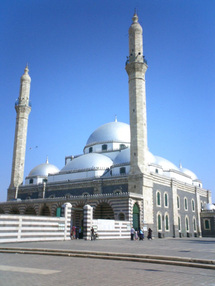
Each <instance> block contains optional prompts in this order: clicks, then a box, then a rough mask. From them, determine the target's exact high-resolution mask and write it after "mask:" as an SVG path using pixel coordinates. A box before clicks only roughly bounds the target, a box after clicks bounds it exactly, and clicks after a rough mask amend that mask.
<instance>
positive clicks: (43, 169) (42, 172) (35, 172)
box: [28, 160, 60, 177]
mask: <svg viewBox="0 0 215 286" xmlns="http://www.w3.org/2000/svg"><path fill="white" fill-rule="evenodd" d="M59 171H60V170H59V169H58V168H57V167H56V166H54V165H52V164H49V163H48V160H47V162H46V163H44V164H40V165H38V166H36V167H35V168H33V169H32V170H31V172H30V173H29V175H28V177H33V176H46V177H48V174H56V173H58V172H59Z"/></svg>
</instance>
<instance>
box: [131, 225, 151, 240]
mask: <svg viewBox="0 0 215 286" xmlns="http://www.w3.org/2000/svg"><path fill="white" fill-rule="evenodd" d="M147 238H148V240H151V239H152V230H151V228H149V229H148V234H147ZM138 239H139V240H143V239H144V231H143V230H142V229H140V230H135V229H134V227H133V226H132V228H131V240H138Z"/></svg>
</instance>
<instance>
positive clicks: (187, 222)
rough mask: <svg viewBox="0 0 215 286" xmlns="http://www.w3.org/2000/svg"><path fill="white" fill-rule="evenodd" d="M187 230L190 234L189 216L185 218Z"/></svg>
mask: <svg viewBox="0 0 215 286" xmlns="http://www.w3.org/2000/svg"><path fill="white" fill-rule="evenodd" d="M185 228H186V231H187V232H188V231H189V219H188V217H187V216H186V217H185Z"/></svg>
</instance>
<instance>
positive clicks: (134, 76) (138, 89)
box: [125, 13, 148, 175]
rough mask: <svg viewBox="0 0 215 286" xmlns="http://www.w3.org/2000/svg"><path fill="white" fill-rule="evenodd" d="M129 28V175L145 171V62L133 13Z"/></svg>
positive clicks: (141, 40) (136, 18) (135, 17)
mask: <svg viewBox="0 0 215 286" xmlns="http://www.w3.org/2000/svg"><path fill="white" fill-rule="evenodd" d="M132 20H133V23H132V24H131V26H130V28H129V57H128V60H127V62H126V67H125V68H126V71H127V73H128V76H129V113H130V128H131V147H130V150H131V156H130V157H131V159H130V160H131V161H130V162H131V163H130V166H131V167H130V168H131V169H130V175H137V174H143V173H146V172H147V150H148V147H147V122H146V92H145V73H146V70H147V64H146V61H145V59H144V56H143V39H142V27H141V26H140V24H139V23H138V16H137V14H136V13H135V14H134V16H133V18H132Z"/></svg>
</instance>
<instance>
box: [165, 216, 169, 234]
mask: <svg viewBox="0 0 215 286" xmlns="http://www.w3.org/2000/svg"><path fill="white" fill-rule="evenodd" d="M165 230H166V231H168V230H169V215H168V214H166V215H165Z"/></svg>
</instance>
